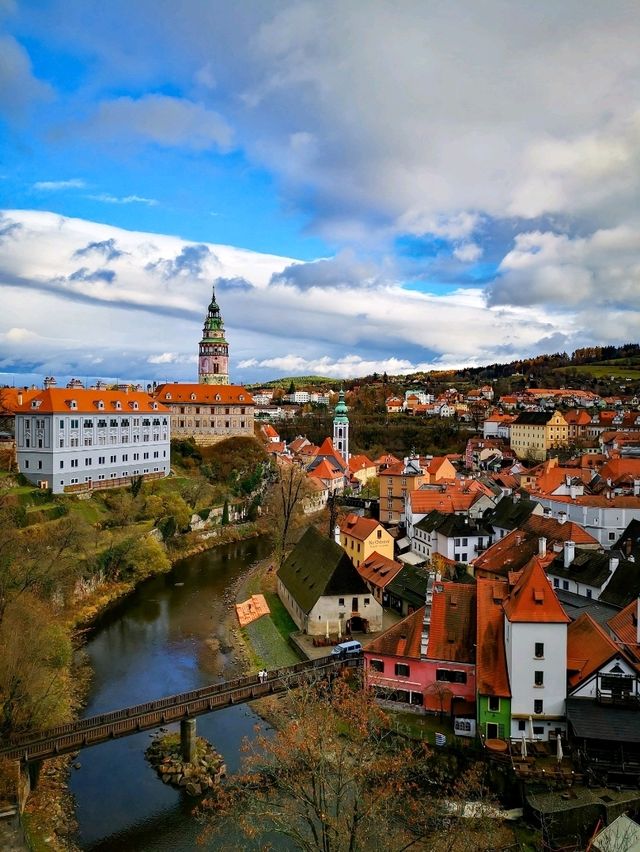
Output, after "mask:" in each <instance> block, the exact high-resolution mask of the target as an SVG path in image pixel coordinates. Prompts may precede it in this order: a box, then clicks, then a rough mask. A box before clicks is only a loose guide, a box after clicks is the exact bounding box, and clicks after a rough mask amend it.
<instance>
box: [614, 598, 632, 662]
mask: <svg viewBox="0 0 640 852" xmlns="http://www.w3.org/2000/svg"><path fill="white" fill-rule="evenodd" d="M607 625H608V627H609V629H610V630H611V631H612V632H613V633H614V634H615V635H616V636H617V638H618V639H619V640H620V642H622V644H623V645H624V647H625V650H626V651H627V653H628V654H630V655H631V656H632V657H634V659H636V660H637V661H638V662H640V644H639V643H638V601H637V600H634V601H631V603H630V604H629V605H628V606H625V608H624V609H623V610H622V611H621V612H618V613H616V615H614V616H613V618H610V619H609V621H608V622H607Z"/></svg>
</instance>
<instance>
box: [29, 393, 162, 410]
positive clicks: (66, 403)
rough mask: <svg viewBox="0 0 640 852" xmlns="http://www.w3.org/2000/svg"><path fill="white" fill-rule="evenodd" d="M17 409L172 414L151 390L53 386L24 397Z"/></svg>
mask: <svg viewBox="0 0 640 852" xmlns="http://www.w3.org/2000/svg"><path fill="white" fill-rule="evenodd" d="M15 411H16V413H20V414H98V413H100V412H102V413H105V414H114V413H116V412H120V413H122V414H131V413H132V412H134V411H138V412H141V413H154V412H155V413H160V412H162V413H164V414H168V413H169V409H168V408H167V407H166V406H165V405H162V404H161V403H160V402H158V401H156V400H155V399H153V397H151V396H149V394H148V393H140V392H137V391H119V390H97V389H95V388H49V389H48V390H43V391H40V392H39V393H37V394H35V395H34V396H32V397H31V398H30V399H26V400H23V403H22V405H17V406H16V408H15Z"/></svg>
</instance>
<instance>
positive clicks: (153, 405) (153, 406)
mask: <svg viewBox="0 0 640 852" xmlns="http://www.w3.org/2000/svg"><path fill="white" fill-rule="evenodd" d="M151 408H153V410H154V411H157V410H158V403H157V402H152V403H151Z"/></svg>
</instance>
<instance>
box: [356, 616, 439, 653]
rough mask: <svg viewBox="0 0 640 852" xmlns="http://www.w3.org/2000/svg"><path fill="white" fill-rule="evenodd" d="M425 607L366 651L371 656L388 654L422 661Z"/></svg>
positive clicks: (403, 620)
mask: <svg viewBox="0 0 640 852" xmlns="http://www.w3.org/2000/svg"><path fill="white" fill-rule="evenodd" d="M423 619H424V607H421V608H420V609H417V610H416V611H415V612H413V613H412V614H411V615H408V616H407V617H406V618H403V619H402V621H399V622H398V623H397V624H394V625H393V627H390V628H389V629H388V630H386V631H385V632H384V633H383V634H382V636H378V638H377V639H374V640H373V642H371V643H370V644H369V645H367V647H366V648H365V649H364V650H365V654H366V655H367V657H368V656H369V655H373V656H376V655H381V654H388V655H390V656H393V657H410V658H411V659H414V660H419V659H420V644H421V642H422V621H423Z"/></svg>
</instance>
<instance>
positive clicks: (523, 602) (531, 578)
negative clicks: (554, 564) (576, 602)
mask: <svg viewBox="0 0 640 852" xmlns="http://www.w3.org/2000/svg"><path fill="white" fill-rule="evenodd" d="M503 607H504V612H505V615H506V616H507V618H508V619H509V621H510V622H512V623H514V622H526V623H529V624H568V623H569V621H570V620H571V619H570V618H569V616H568V615H567V614H566V612H565V611H564V609H563V608H562V604H561V603H560V601H559V600H558V598H557V597H556V594H555V592H554V591H553V588H552V587H551V583H550V582H549V579H548V577H547V575H546V573H545V570H544V568H543V567H542V563H541V562H540V560H539V559H538V558H537V557H535V556H534V557H533V558H532V559H531V560H530V561H529V563H528V564H527V566H526V567H525V569H524V571H523V572H522V574H521V576H520V579H519V580H518V582H517V583H516V585H515V586H514V587H513V589H512V591H511V594H510V595H509V597H508V598H507V599H506V600H505V602H504V604H503Z"/></svg>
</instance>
